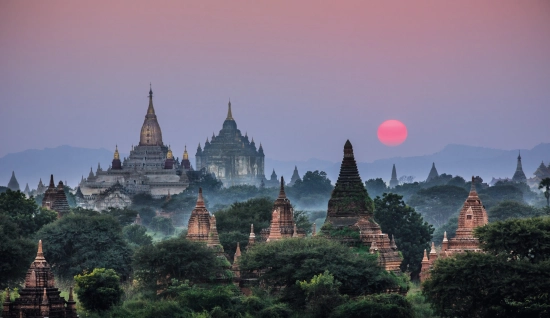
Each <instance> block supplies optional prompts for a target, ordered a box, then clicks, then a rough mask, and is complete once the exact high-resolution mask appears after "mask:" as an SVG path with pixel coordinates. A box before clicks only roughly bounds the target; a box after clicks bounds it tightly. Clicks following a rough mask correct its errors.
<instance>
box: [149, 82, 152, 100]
mask: <svg viewBox="0 0 550 318" xmlns="http://www.w3.org/2000/svg"><path fill="white" fill-rule="evenodd" d="M149 97H153V86H152V85H151V82H149Z"/></svg>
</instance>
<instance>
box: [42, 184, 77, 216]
mask: <svg viewBox="0 0 550 318" xmlns="http://www.w3.org/2000/svg"><path fill="white" fill-rule="evenodd" d="M64 188H65V187H64V185H63V181H59V184H58V185H57V187H56V186H55V184H54V182H53V174H52V175H50V185H49V186H48V188H47V189H46V191H45V193H44V197H43V198H42V207H43V208H46V209H48V210H52V211H55V212H57V218H61V217H63V216H65V215H67V214H69V213H70V212H71V209H70V208H69V202H68V201H67V196H66V195H65V189H64Z"/></svg>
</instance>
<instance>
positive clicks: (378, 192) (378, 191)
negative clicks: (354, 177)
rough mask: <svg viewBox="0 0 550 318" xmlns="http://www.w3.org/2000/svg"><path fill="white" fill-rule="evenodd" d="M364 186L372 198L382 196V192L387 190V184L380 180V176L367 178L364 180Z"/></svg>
mask: <svg viewBox="0 0 550 318" xmlns="http://www.w3.org/2000/svg"><path fill="white" fill-rule="evenodd" d="M365 187H366V188H367V192H368V193H369V195H370V196H371V197H373V198H375V197H377V196H382V194H384V193H386V192H388V191H389V188H388V186H387V185H386V183H385V182H384V180H382V178H376V179H369V180H367V181H366V182H365Z"/></svg>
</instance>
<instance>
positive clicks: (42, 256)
mask: <svg viewBox="0 0 550 318" xmlns="http://www.w3.org/2000/svg"><path fill="white" fill-rule="evenodd" d="M37 260H44V252H42V240H39V241H38V252H37V253H36V258H35V261H37Z"/></svg>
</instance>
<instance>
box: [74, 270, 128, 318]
mask: <svg viewBox="0 0 550 318" xmlns="http://www.w3.org/2000/svg"><path fill="white" fill-rule="evenodd" d="M74 282H75V284H76V289H75V291H76V295H77V296H78V300H79V301H80V303H81V304H82V306H84V308H86V309H87V310H91V311H106V310H109V308H111V307H112V306H114V305H117V304H119V303H120V300H121V298H122V294H123V293H124V292H123V291H122V288H121V287H120V277H119V276H118V275H117V273H116V272H115V271H114V270H112V269H105V268H94V270H93V271H92V272H91V273H89V274H88V273H83V274H81V275H76V276H75V277H74Z"/></svg>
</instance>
